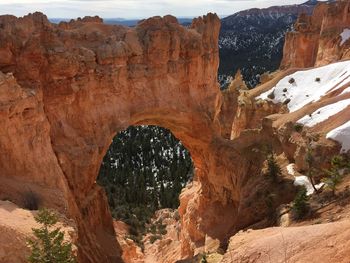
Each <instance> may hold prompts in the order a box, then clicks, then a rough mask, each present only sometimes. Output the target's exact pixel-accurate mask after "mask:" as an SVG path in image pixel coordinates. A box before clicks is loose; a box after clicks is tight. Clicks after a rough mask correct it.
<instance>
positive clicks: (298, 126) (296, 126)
mask: <svg viewBox="0 0 350 263" xmlns="http://www.w3.org/2000/svg"><path fill="white" fill-rule="evenodd" d="M303 128H304V125H303V124H301V123H295V124H294V130H295V131H296V132H299V133H300V132H302V131H303Z"/></svg>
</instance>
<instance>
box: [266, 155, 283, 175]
mask: <svg viewBox="0 0 350 263" xmlns="http://www.w3.org/2000/svg"><path fill="white" fill-rule="evenodd" d="M267 169H268V175H269V176H270V177H271V178H272V180H274V181H276V180H277V178H278V176H280V175H281V167H280V166H279V165H278V163H277V160H276V157H275V154H274V152H273V151H270V153H268V155H267Z"/></svg>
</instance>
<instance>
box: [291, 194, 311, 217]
mask: <svg viewBox="0 0 350 263" xmlns="http://www.w3.org/2000/svg"><path fill="white" fill-rule="evenodd" d="M308 211H309V204H308V197H307V195H306V189H305V187H302V188H301V189H300V190H299V191H298V193H297V195H296V197H295V199H294V201H293V205H292V209H291V212H292V217H293V218H294V219H302V218H303V217H304V216H305V215H306V213H307V212H308Z"/></svg>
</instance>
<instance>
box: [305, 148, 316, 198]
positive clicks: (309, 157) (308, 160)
mask: <svg viewBox="0 0 350 263" xmlns="http://www.w3.org/2000/svg"><path fill="white" fill-rule="evenodd" d="M305 161H306V163H307V165H308V170H307V174H306V176H307V177H308V178H309V181H310V183H311V185H312V188H313V189H314V191H315V193H318V190H317V188H316V186H315V182H314V167H313V165H314V156H313V151H312V148H311V146H310V144H309V145H308V146H307V151H306V155H305Z"/></svg>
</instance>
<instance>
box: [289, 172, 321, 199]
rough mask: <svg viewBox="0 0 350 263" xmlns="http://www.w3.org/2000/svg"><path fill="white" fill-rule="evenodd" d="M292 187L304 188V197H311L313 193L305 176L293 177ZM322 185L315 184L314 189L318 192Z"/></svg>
mask: <svg viewBox="0 0 350 263" xmlns="http://www.w3.org/2000/svg"><path fill="white" fill-rule="evenodd" d="M294 185H295V186H304V187H305V188H306V195H312V194H313V193H314V192H315V190H314V188H313V187H312V184H311V182H310V180H309V178H308V177H307V176H305V175H301V176H295V179H294ZM323 185H324V183H319V184H316V185H315V187H316V189H317V190H318V189H320V188H321V187H322V186H323Z"/></svg>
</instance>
